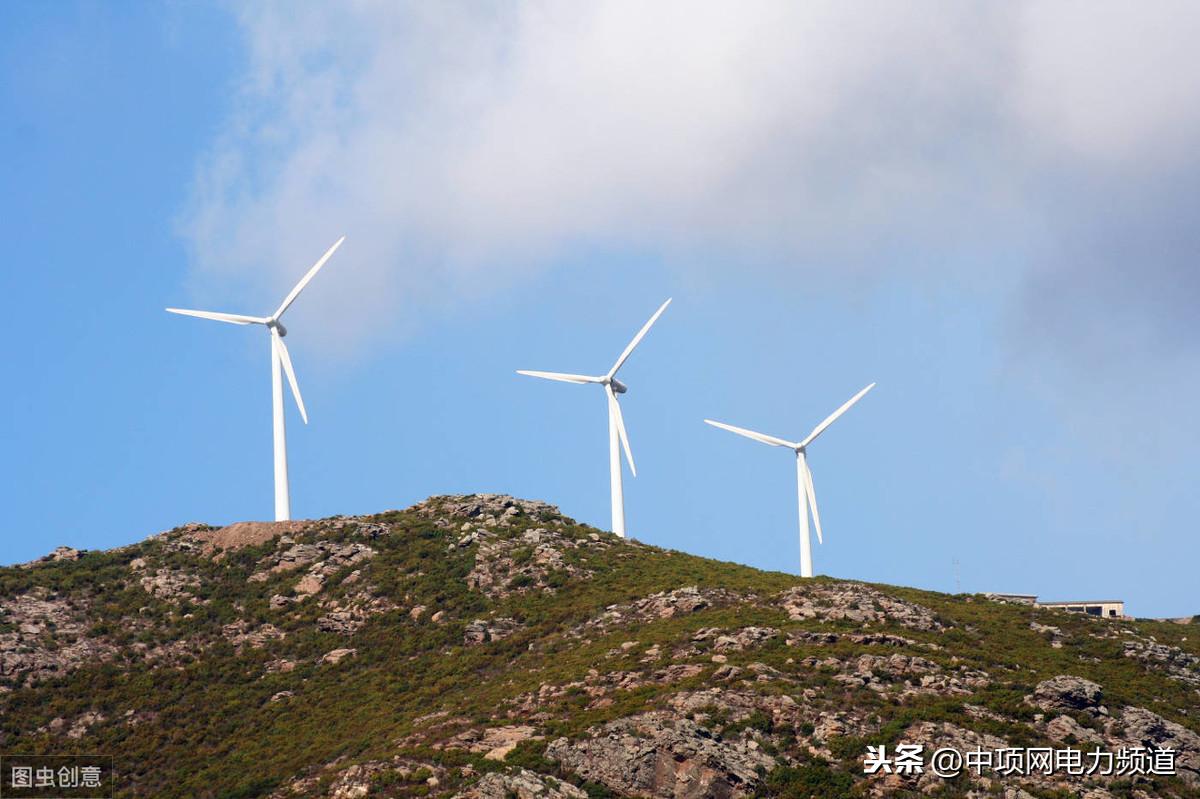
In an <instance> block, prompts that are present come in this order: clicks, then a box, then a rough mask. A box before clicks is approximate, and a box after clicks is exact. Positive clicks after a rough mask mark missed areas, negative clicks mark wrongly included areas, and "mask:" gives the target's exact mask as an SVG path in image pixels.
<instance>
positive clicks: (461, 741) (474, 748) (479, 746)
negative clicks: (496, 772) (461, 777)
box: [446, 725, 543, 760]
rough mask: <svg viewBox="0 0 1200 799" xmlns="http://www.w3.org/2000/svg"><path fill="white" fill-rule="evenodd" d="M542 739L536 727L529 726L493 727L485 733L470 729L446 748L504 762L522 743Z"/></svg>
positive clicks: (455, 737) (460, 734)
mask: <svg viewBox="0 0 1200 799" xmlns="http://www.w3.org/2000/svg"><path fill="white" fill-rule="evenodd" d="M542 737H543V736H541V735H538V734H537V729H536V728H535V727H530V726H528V725H512V726H507V727H491V728H489V729H486V730H483V731H480V730H476V729H470V730H467V731H466V732H462V733H459V734H458V735H456V736H454V738H453V739H451V741H450V742H449V743H448V744H446V748H447V749H466V750H467V751H468V752H474V753H476V754H482V755H483V756H484V757H485V758H486V759H488V760H503V759H504V758H505V757H507V756H508V753H509V752H511V751H512V750H513V749H514V748H516V746H517V744H519V743H521V741H528V740H530V739H535V740H539V741H540V740H542Z"/></svg>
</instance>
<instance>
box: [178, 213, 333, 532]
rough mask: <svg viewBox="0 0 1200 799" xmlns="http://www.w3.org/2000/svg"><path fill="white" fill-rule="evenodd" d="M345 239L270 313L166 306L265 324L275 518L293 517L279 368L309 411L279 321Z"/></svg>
mask: <svg viewBox="0 0 1200 799" xmlns="http://www.w3.org/2000/svg"><path fill="white" fill-rule="evenodd" d="M345 240H346V237H345V236H342V237H341V238H340V239H338V240H337V241H335V242H334V243H333V246H332V247H330V248H329V249H328V250H326V251H325V254H324V255H322V256H321V260H319V261H317V262H316V263H315V264H313V267H312V269H309V270H308V273H307V274H305V275H304V277H302V278H300V282H299V283H297V284H296V287H295V288H293V289H292V290H291V292H290V293H289V294H288V295H287V297H285V298H284V300H283V302H282V303H281V304H280V306H279V308H277V309H276V311H275V313H273V314H271V315H270V316H243V315H241V314H232V313H216V312H214V311H189V310H184V309H182V308H168V309H167V310H168V311H170V312H171V313H177V314H183V315H184V316H198V317H200V318H201V319H215V320H217V321H218V322H228V323H230V324H233V325H265V326H266V328H267V330H268V331H269V332H270V334H271V409H272V413H273V419H274V433H275V435H274V438H275V521H286V520H288V519H290V518H291V517H292V509H291V500H290V498H289V496H288V471H287V432H286V430H285V428H284V421H283V378H282V377H281V375H280V373H279V372H280V367H282V368H283V371H284V372H287V379H288V383H289V384H290V385H291V387H292V396H293V397H295V398H296V407H298V408H299V409H300V418H301V419H303V420H304V423H305V424H308V412H307V411H305V410H304V400H303V399H302V398H301V397H300V386H299V385H298V384H297V383H296V372H295V371H294V370H293V369H292V359H291V357H290V356H289V355H288V350H287V345H286V344H284V343H283V337H284V336H286V335H287V328H285V327H284V326H283V324H282V323H281V322H280V321H279V318H280V317H281V316H283V312H284V311H286V310H287V309H288V308H289V307H290V306H291V304H292V303H293V302H295V301H296V297H298V296H300V292H301V291H303V290H304V287H305V286H307V285H308V283H309V281H310V280H312V279H313V278H314V277H315V276H316V274H317V272H318V271H320V269H321V267H322V266H324V265H325V262H326V261H328V260H329V257H330V256H331V255H333V253H334V252H335V251H336V250H337V248H338V247H340V246H342V242H343V241H345Z"/></svg>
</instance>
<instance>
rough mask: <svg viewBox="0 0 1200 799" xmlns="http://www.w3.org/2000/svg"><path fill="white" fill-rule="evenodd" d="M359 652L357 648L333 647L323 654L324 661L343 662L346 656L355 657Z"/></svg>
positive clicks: (322, 659) (322, 660)
mask: <svg viewBox="0 0 1200 799" xmlns="http://www.w3.org/2000/svg"><path fill="white" fill-rule="evenodd" d="M357 654H358V650H357V649H346V648H343V649H332V650H330V651H328V652H326V653H325V654H324V655H322V656H321V662H322V663H341V662H342V661H343V660H345V659H346V658H350V657H354V656H355V655H357Z"/></svg>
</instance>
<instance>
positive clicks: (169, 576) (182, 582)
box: [141, 569, 200, 602]
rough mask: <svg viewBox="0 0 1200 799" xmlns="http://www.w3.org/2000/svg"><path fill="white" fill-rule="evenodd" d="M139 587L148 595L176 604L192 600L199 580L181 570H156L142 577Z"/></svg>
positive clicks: (198, 585)
mask: <svg viewBox="0 0 1200 799" xmlns="http://www.w3.org/2000/svg"><path fill="white" fill-rule="evenodd" d="M141 585H142V588H143V589H144V590H145V591H146V593H148V594H151V595H153V596H155V597H157V598H159V599H165V600H167V601H170V602H178V601H179V600H182V599H191V598H192V591H194V590H195V589H197V588H199V587H200V578H199V577H197V576H196V575H194V574H189V573H188V572H185V571H183V570H181V569H156V570H155V571H154V573H153V574H147V575H146V576H145V577H142V579H141Z"/></svg>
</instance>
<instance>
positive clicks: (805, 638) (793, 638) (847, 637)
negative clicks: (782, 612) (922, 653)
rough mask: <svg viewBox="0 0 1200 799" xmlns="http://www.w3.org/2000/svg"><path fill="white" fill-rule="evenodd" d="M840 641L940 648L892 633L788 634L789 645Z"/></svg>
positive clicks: (826, 643)
mask: <svg viewBox="0 0 1200 799" xmlns="http://www.w3.org/2000/svg"><path fill="white" fill-rule="evenodd" d="M838 641H848V642H850V643H852V644H859V645H863V646H907V647H913V648H920V649H934V650H936V649H940V648H941V647H939V646H938V645H937V644H930V643H923V642H919V641H914V640H913V639H911V638H905V637H904V636H902V635H892V634H890V633H848V634H847V633H826V632H815V631H813V630H796V631H794V632H790V633H788V635H787V642H788V646H802V645H805V644H822V645H832V644H836V643H837V642H838Z"/></svg>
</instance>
